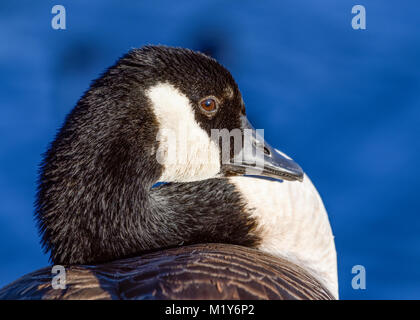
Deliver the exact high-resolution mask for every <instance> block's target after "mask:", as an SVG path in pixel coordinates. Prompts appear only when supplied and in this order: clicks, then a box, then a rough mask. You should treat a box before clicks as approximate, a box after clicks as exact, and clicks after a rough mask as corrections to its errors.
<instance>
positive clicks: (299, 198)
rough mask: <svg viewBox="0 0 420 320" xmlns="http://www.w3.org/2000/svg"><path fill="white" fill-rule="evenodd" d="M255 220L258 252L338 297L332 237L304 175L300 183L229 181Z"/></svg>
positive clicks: (239, 179) (319, 201)
mask: <svg viewBox="0 0 420 320" xmlns="http://www.w3.org/2000/svg"><path fill="white" fill-rule="evenodd" d="M229 181H230V182H232V183H233V184H234V185H235V186H236V188H237V189H238V190H239V191H240V193H241V194H242V196H243V198H244V200H245V201H246V202H247V208H248V209H249V212H250V213H251V216H253V217H254V218H256V220H257V223H258V227H259V228H260V232H261V237H262V243H261V245H260V247H259V249H260V250H262V251H266V252H269V253H271V254H274V255H278V256H283V257H286V258H288V259H289V260H290V261H292V262H295V263H297V264H299V265H301V266H303V267H305V268H306V269H307V270H308V271H310V272H311V273H312V274H313V275H314V276H316V277H317V278H318V279H319V280H320V281H321V282H323V283H324V285H325V286H326V287H327V288H328V289H329V290H330V291H331V293H332V294H334V295H335V296H336V297H338V279H337V257H336V251H335V244H334V237H333V234H332V230H331V226H330V223H329V220H328V215H327V212H326V210H325V208H324V204H323V203H322V200H321V197H320V196H319V194H318V192H317V190H316V189H315V187H314V185H313V184H312V182H311V180H310V179H309V178H308V176H307V175H305V177H304V180H303V182H296V181H283V182H282V183H280V182H278V181H269V180H266V179H256V178H252V177H232V178H229Z"/></svg>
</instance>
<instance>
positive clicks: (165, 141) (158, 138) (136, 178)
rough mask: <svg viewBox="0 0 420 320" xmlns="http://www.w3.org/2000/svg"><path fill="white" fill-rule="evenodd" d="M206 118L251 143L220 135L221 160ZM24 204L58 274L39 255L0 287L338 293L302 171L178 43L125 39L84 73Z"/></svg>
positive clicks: (138, 293) (221, 73)
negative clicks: (135, 44) (42, 265)
mask: <svg viewBox="0 0 420 320" xmlns="http://www.w3.org/2000/svg"><path fill="white" fill-rule="evenodd" d="M215 129H218V130H220V131H218V132H219V133H220V132H222V131H223V130H226V129H227V130H226V132H229V133H230V132H233V131H234V130H238V129H239V132H240V136H241V137H243V138H245V139H246V132H251V133H252V134H251V135H249V136H247V137H248V138H249V139H250V142H251V144H250V146H251V147H250V148H246V147H245V142H244V144H240V147H239V150H238V149H236V144H235V143H232V144H230V146H229V149H228V152H227V156H228V160H229V161H225V160H226V158H225V154H226V153H225V151H226V150H225V149H223V146H226V144H223V143H222V144H219V143H218V142H219V140H220V139H221V138H222V140H223V138H224V136H223V135H222V136H217V139H214V136H212V134H213V133H214V130H215ZM245 129H247V130H248V131H247V130H245ZM223 132H225V131H223ZM228 140H230V137H229V136H228ZM174 146H175V150H174V149H171V148H173V147H174ZM261 150H262V151H263V152H260V151H261ZM176 151H178V152H176ZM174 154H176V157H175V159H174V158H173V155H174ZM238 156H240V157H238ZM180 158H181V160H182V161H179V160H180ZM237 159H241V160H240V161H238V160H237ZM261 159H262V160H263V162H262V163H263V167H262V168H257V167H256V166H255V161H257V162H258V160H261ZM258 169H259V170H258ZM253 173H255V174H258V175H259V176H261V177H268V178H277V179H282V180H283V182H280V181H278V180H273V179H260V178H257V177H243V176H242V175H244V174H253ZM294 180H298V181H294ZM160 181H162V182H167V184H163V185H160V186H158V187H153V186H154V185H155V184H156V183H157V182H160ZM35 216H36V218H37V221H38V226H39V230H40V233H41V235H42V244H43V247H44V248H45V250H46V251H47V252H49V253H50V260H51V262H52V263H54V264H56V265H64V266H66V273H67V288H66V289H63V290H64V291H63V290H56V289H52V288H51V277H52V275H51V268H46V269H42V270H40V271H37V272H35V273H31V274H28V275H26V276H24V277H22V278H21V279H19V280H17V281H16V282H14V283H12V284H10V285H9V286H6V287H5V288H3V289H2V290H0V298H8V299H19V298H35V299H36V298H83V299H84V298H87V299H101V298H139V299H141V298H174V299H175V298H179V299H182V298H191V297H194V298H202V299H206V298H207V299H217V298H231V299H232V298H266V299H268V298H270V299H275V298H277V299H280V298H298V299H305V298H310V299H331V298H337V297H338V293H337V292H338V291H337V271H336V253H335V247H334V240H333V236H332V232H331V228H330V225H329V222H328V217H327V215H326V212H325V209H324V207H323V204H322V201H321V199H320V197H319V195H318V193H317V192H316V190H315V188H314V187H313V185H312V183H311V181H310V180H309V178H308V177H307V176H304V174H303V171H302V169H301V168H300V167H299V166H298V165H297V164H296V163H295V162H294V161H293V160H292V159H290V158H289V157H287V156H286V155H284V154H283V153H281V152H279V151H278V150H276V149H274V148H272V147H270V146H269V145H268V144H267V143H266V142H265V141H264V140H263V138H262V137H261V136H260V135H258V134H256V132H255V129H253V128H252V126H251V125H250V123H249V122H248V120H247V118H246V115H245V105H244V102H243V100H242V97H241V94H240V92H239V89H238V87H237V85H236V83H235V81H234V79H233V78H232V76H231V75H230V73H229V72H228V71H227V70H226V69H225V68H224V67H223V66H221V65H220V64H219V63H217V62H216V61H215V60H214V59H212V58H209V57H207V56H205V55H203V54H200V53H197V52H193V51H191V50H187V49H180V48H170V47H163V46H146V47H143V48H141V49H135V50H132V51H130V52H129V53H128V54H126V55H125V56H123V57H122V58H121V59H120V60H118V61H117V63H116V64H115V65H114V66H112V67H110V68H109V69H108V70H107V71H106V72H105V73H104V74H103V75H102V76H101V77H100V78H99V79H97V80H96V81H94V82H93V83H92V85H91V87H90V89H89V90H88V91H87V92H86V93H85V94H84V96H83V97H82V98H81V99H80V100H79V102H78V103H77V105H76V107H75V108H74V109H73V110H72V111H71V113H70V114H69V115H68V116H67V118H66V120H65V123H64V125H63V126H62V128H61V130H60V131H59V132H58V134H57V136H56V138H55V140H54V141H53V142H52V144H51V146H50V148H49V150H48V151H47V152H46V154H45V158H44V161H43V163H42V166H41V172H40V178H39V188H38V194H37V201H36V213H35ZM206 243H207V244H206ZM122 259H123V260H122ZM206 265H207V267H206ZM193 269H195V270H196V271H197V272H192V270H193ZM204 269H206V271H205V272H204V271H203V270H204ZM210 269H211V270H213V271H212V272H210V271H209V270H210ZM177 270H178V271H179V270H183V272H184V278H182V276H181V277H180V278H177V277H178V276H179V275H180V274H183V273H182V272H181V273H180V272H176V271H177ZM200 270H201V271H202V272H200ZM235 271H236V272H235ZM185 272H186V273H185ZM142 273H145V274H146V276H144V275H143V276H140V277H135V275H137V274H142ZM185 274H187V275H188V276H185ZM241 274H242V275H244V274H245V276H241ZM177 275H178V276H177ZM132 276H133V277H132ZM241 277H244V278H246V279H248V280H247V281H245V282H246V283H247V284H246V285H244V284H242V285H241V281H242V282H243V281H244V279H243V278H241ZM136 279H142V280H139V281H140V282H141V283H142V284H140V283H139V282H138V281H136ZM145 279H148V280H149V282H148V283H147V285H145V282H144V281H143V280H145ZM171 279H172V280H173V282H171V281H172V280H171ZM182 279H184V281H183V280H182ZM249 279H251V280H252V281H249ZM175 283H176V284H175ZM191 284H193V285H192V286H191ZM172 285H176V286H177V290H173V289H174V288H173V287H171V286H172ZM116 288H118V290H117V289H116ZM122 288H123V289H122ZM191 288H195V289H191ZM203 288H206V289H205V290H203ZM267 288H271V289H270V290H268V289H267ZM115 290H117V291H118V292H119V293H118V294H116V292H117V291H115ZM176 292H178V293H176Z"/></svg>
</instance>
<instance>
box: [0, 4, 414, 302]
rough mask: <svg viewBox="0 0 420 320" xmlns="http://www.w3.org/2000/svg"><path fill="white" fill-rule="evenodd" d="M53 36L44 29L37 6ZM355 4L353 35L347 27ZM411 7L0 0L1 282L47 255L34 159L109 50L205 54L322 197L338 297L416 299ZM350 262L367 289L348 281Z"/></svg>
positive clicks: (115, 53) (111, 54) (113, 54)
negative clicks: (56, 15) (155, 48)
mask: <svg viewBox="0 0 420 320" xmlns="http://www.w3.org/2000/svg"><path fill="white" fill-rule="evenodd" d="M55 4H62V5H64V6H65V8H66V10H67V29H66V30H63V31H57V30H53V29H52V28H51V18H52V16H53V15H52V14H51V8H52V6H53V5H55ZM355 4H363V5H365V7H366V11H367V29H366V30H353V29H352V28H351V19H352V14H351V8H352V6H353V5H355ZM419 19H420V3H419V2H418V1H414V0H413V1H408V0H402V1H398V2H395V1H383V0H369V1H368V0H363V1H359V2H354V1H348V0H340V1H337V0H311V1H309V0H307V1H296V0H294V1H292V0H289V1H267V0H266V1H189V2H183V1H136V2H135V1H108V2H106V3H105V2H104V1H98V0H95V1H81V0H80V1H59V2H52V1H1V2H0V39H1V42H0V286H3V285H5V284H7V283H8V282H10V281H12V280H14V279H16V278H17V277H19V276H21V275H23V274H25V273H27V272H30V271H32V270H34V269H37V268H40V267H43V266H45V265H47V264H48V261H47V256H46V255H44V254H43V253H42V251H41V248H40V245H39V237H38V234H37V230H36V228H35V224H34V221H33V201H34V194H35V181H36V177H37V165H38V163H39V162H40V159H41V153H42V152H44V150H45V148H46V146H47V144H48V142H49V141H50V140H51V139H52V137H53V136H54V133H55V131H56V130H57V128H58V127H59V126H60V125H61V124H62V122H63V119H64V116H65V115H66V113H68V112H69V110H70V109H71V108H72V107H73V106H74V105H75V104H76V102H77V100H78V99H79V97H80V96H81V94H82V93H83V92H84V90H86V89H87V88H88V86H89V84H90V81H91V80H92V79H94V78H96V77H97V76H98V75H99V74H100V73H101V72H102V71H103V70H104V69H105V67H107V66H109V65H111V64H112V63H114V61H115V60H116V59H117V58H118V57H120V56H121V55H122V54H123V53H124V52H126V51H127V50H129V49H130V48H133V47H139V46H142V45H144V44H166V45H174V46H182V47H189V48H192V49H199V50H203V51H206V52H209V53H211V54H213V55H214V56H215V57H216V58H217V59H219V60H220V61H221V62H222V63H223V64H224V65H225V66H227V67H228V69H229V70H230V71H231V72H232V74H233V75H234V77H235V79H236V80H237V82H238V84H239V86H240V88H241V91H242V93H243V96H244V100H245V102H246V106H247V113H248V115H249V118H250V120H251V121H252V123H253V125H254V126H255V127H256V128H264V129H265V137H266V139H267V140H268V141H269V142H270V143H271V144H272V145H274V146H276V147H278V148H279V149H281V150H283V151H285V152H286V153H288V154H290V155H291V156H293V157H294V158H295V159H296V160H297V162H298V163H300V164H301V166H302V167H303V168H304V169H305V171H306V172H307V173H308V174H309V175H310V177H311V178H312V180H313V182H314V183H315V184H316V186H317V188H318V190H319V192H320V194H321V195H322V197H323V199H324V202H325V205H326V208H327V210H328V212H329V215H330V220H331V224H332V228H333V230H334V234H335V236H336V238H335V239H336V245H337V252H338V270H339V280H340V295H341V298H344V299H374V298H385V299H398V298H408V299H413V298H420V238H419V231H420V201H419V190H420V179H419V178H420V175H419V169H418V165H419V163H420V161H419V160H420V145H419V144H420V142H419V138H420V134H419V133H420V27H419V21H420V20H419ZM358 264H361V265H363V266H365V268H366V272H367V278H366V281H367V282H366V286H367V288H366V290H354V289H352V286H351V278H352V276H353V275H352V274H351V268H352V266H354V265H358Z"/></svg>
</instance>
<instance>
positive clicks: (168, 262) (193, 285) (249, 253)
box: [0, 244, 334, 300]
mask: <svg viewBox="0 0 420 320" xmlns="http://www.w3.org/2000/svg"><path fill="white" fill-rule="evenodd" d="M66 272H67V288H66V289H64V290H60V289H53V288H52V287H51V279H52V275H51V267H47V268H43V269H40V270H38V271H35V272H32V273H30V274H27V275H25V276H23V277H22V278H20V279H18V280H17V281H15V282H13V283H11V284H10V285H8V286H6V287H4V288H3V289H1V290H0V299H93V300H97V299H145V300H148V299H251V300H254V299H280V300H284V299H298V300H301V299H316V300H319V299H320V300H332V299H334V298H333V296H332V294H331V293H329V292H328V290H326V289H325V288H324V287H323V286H322V285H321V284H320V283H319V282H318V281H317V280H316V279H315V278H313V277H312V276H311V275H309V274H308V273H307V272H306V271H305V270H304V269H302V268H301V267H299V266H297V265H295V264H293V263H291V262H289V261H287V260H285V259H281V258H277V257H274V256H272V255H269V254H265V253H263V252H260V251H257V250H256V249H251V248H246V247H242V246H235V245H227V244H198V245H191V246H184V247H178V248H174V249H168V250H163V251H157V252H154V253H149V254H145V255H142V256H140V257H136V258H131V259H124V260H117V261H113V262H109V263H105V264H101V265H94V266H89V265H78V266H69V267H68V268H66Z"/></svg>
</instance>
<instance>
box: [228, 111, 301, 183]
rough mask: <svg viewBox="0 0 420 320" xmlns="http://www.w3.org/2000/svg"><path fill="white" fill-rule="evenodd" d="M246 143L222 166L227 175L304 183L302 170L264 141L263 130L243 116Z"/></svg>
mask: <svg viewBox="0 0 420 320" xmlns="http://www.w3.org/2000/svg"><path fill="white" fill-rule="evenodd" d="M242 129H243V132H244V142H243V147H242V150H241V151H240V152H239V153H237V154H236V155H235V156H234V157H233V159H231V160H230V161H229V163H225V164H223V165H222V170H223V172H224V173H225V174H226V175H257V176H262V177H269V178H274V179H282V180H289V181H296V180H298V181H303V176H304V172H303V170H302V168H301V167H300V166H299V165H298V164H297V163H296V162H294V161H293V160H292V159H291V158H289V157H288V156H287V155H285V154H284V153H282V152H280V151H279V150H277V149H275V148H273V147H271V146H270V145H269V144H268V143H267V142H265V140H264V132H263V130H255V129H254V127H253V126H252V125H251V123H250V122H249V121H248V119H247V118H246V117H245V116H242Z"/></svg>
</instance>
